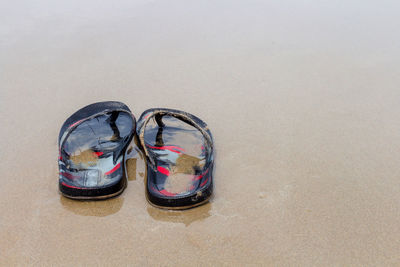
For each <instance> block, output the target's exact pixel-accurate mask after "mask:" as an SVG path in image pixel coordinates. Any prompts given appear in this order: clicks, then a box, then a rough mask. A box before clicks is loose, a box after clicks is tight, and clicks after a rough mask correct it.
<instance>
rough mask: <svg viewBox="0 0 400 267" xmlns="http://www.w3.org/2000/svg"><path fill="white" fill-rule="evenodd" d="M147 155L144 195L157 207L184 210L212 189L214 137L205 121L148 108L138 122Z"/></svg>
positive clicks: (141, 140)
mask: <svg viewBox="0 0 400 267" xmlns="http://www.w3.org/2000/svg"><path fill="white" fill-rule="evenodd" d="M137 133H138V137H139V142H138V143H139V146H140V147H141V149H142V150H143V152H144V154H145V156H146V163H147V175H146V177H147V179H146V185H147V186H146V196H147V199H148V200H149V202H150V203H151V204H152V205H154V206H157V207H160V208H168V209H186V208H191V207H195V206H198V205H201V204H203V203H205V202H207V201H208V200H209V198H210V196H211V194H212V191H213V175H212V173H213V167H214V156H213V155H214V154H213V150H214V149H213V139H212V135H211V132H210V130H209V129H208V127H207V125H206V123H204V122H203V121H202V120H200V119H199V118H197V117H195V116H194V115H191V114H189V113H186V112H183V111H179V110H174V109H166V108H156V109H149V110H147V111H145V112H144V113H143V114H142V115H141V116H140V119H139V121H138V126H137Z"/></svg>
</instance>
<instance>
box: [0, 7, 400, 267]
mask: <svg viewBox="0 0 400 267" xmlns="http://www.w3.org/2000/svg"><path fill="white" fill-rule="evenodd" d="M399 9H400V3H399V2H398V1H316V0H315V1H312V0H306V1H294V0H289V1H253V0H249V1H227V0H226V1H210V0H205V1H192V0H172V1H161V0H153V1H147V0H142V1H127V0H124V1H93V0H90V1H77V0H72V1H62V2H60V1H56V2H55V1H48V0H38V1H2V2H0V122H1V126H0V159H1V160H0V214H1V215H0V265H2V266H13V265H20V266H21V265H40V266H50V265H52V266H76V265H107V266H110V265H121V266H126V265H132V266H248V265H252V266H331V265H335V266H398V265H399V264H400V105H399V101H400V34H399V28H400V18H399ZM107 100H116V101H122V102H124V103H126V104H127V105H128V106H129V107H130V108H131V110H132V111H133V113H134V114H135V116H136V118H139V116H140V114H141V113H142V112H143V111H144V110H146V109H148V108H153V107H168V108H175V109H180V110H184V111H187V112H190V113H192V114H195V115H196V116H198V117H200V118H201V119H203V120H204V121H205V122H207V123H208V125H209V128H210V129H211V132H212V133H213V136H214V142H215V150H216V169H215V172H214V181H215V186H214V195H213V197H212V199H211V201H210V202H209V203H208V204H205V205H203V206H200V207H197V208H194V209H190V210H185V211H165V210H161V209H158V208H155V207H153V206H151V205H150V204H149V203H148V202H147V201H146V198H145V186H144V169H145V163H144V160H143V158H141V157H140V154H136V155H132V158H131V159H129V161H128V163H127V166H128V174H129V178H128V179H129V181H128V187H127V188H126V190H125V191H124V192H123V194H122V195H120V196H119V197H117V198H113V199H110V200H106V201H96V202H82V201H73V200H70V199H67V198H64V197H63V196H61V195H60V193H59V192H58V165H57V157H58V148H57V138H58V133H59V130H60V127H61V125H62V124H63V122H64V121H65V119H67V118H68V117H69V116H70V115H71V114H72V113H74V112H75V111H76V110H78V109H79V108H81V107H83V106H86V105H88V104H91V103H94V102H98V101H107ZM132 147H134V144H132ZM133 154H134V153H133Z"/></svg>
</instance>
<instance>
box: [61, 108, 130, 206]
mask: <svg viewBox="0 0 400 267" xmlns="http://www.w3.org/2000/svg"><path fill="white" fill-rule="evenodd" d="M135 128H136V120H135V117H134V116H133V114H132V113H131V111H130V109H129V108H128V107H127V106H126V105H125V104H123V103H120V102H114V101H107V102H99V103H95V104H91V105H89V106H86V107H84V108H82V109H80V110H78V111H77V112H75V113H74V114H73V115H71V116H70V117H69V118H68V119H67V120H66V121H65V122H64V124H63V126H62V127H61V130H60V134H59V137H58V143H59V160H58V165H59V169H60V174H59V189H60V191H61V193H62V194H63V195H64V196H66V197H68V198H73V199H105V198H109V197H113V196H116V195H119V194H120V193H122V191H123V190H124V189H125V187H126V184H127V181H126V175H125V159H124V156H125V151H126V148H127V147H128V145H129V143H130V141H131V140H132V137H133V136H134V133H135Z"/></svg>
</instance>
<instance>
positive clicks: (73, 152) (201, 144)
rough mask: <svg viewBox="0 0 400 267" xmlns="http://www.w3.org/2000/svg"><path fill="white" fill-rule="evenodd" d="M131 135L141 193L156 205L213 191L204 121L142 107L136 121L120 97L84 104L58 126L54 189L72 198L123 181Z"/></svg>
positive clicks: (108, 190) (95, 195)
mask: <svg viewBox="0 0 400 267" xmlns="http://www.w3.org/2000/svg"><path fill="white" fill-rule="evenodd" d="M134 136H136V137H137V143H138V147H139V148H140V149H141V150H142V152H143V154H144V155H145V159H146V163H147V173H146V196H147V199H148V201H149V202H150V203H151V204H152V205H154V206H157V207H161V208H169V209H184V208H190V207H194V206H197V205H200V204H202V203H205V202H206V201H207V200H208V199H209V198H210V196H211V194H212V190H213V178H212V173H213V166H214V157H213V155H214V152H213V151H214V149H213V139H212V135H211V132H210V130H209V129H208V127H207V125H206V124H205V123H204V122H203V121H202V120H200V119H199V118H197V117H196V116H194V115H192V114H189V113H187V112H184V111H179V110H174V109H166V108H156V109H149V110H146V111H145V112H144V113H143V114H142V115H141V116H140V118H139V120H138V122H137V123H136V119H135V116H134V115H133V114H132V112H131V110H130V109H129V108H128V107H127V106H126V105H125V104H123V103H121V102H114V101H107V102H99V103H95V104H91V105H89V106H86V107H84V108H82V109H80V110H78V111H77V112H75V113H74V114H73V115H71V116H70V117H69V118H68V119H67V120H66V121H65V123H64V124H63V126H62V127H61V130H60V134H59V138H58V143H59V160H58V164H59V170H60V173H59V189H60V191H61V193H62V194H63V195H64V196H66V197H68V198H73V199H106V198H110V197H113V196H117V195H119V194H121V193H122V192H123V190H124V189H125V187H126V186H127V175H126V170H125V161H126V150H127V147H128V146H129V144H130V142H131V141H132V139H133V138H134Z"/></svg>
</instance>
